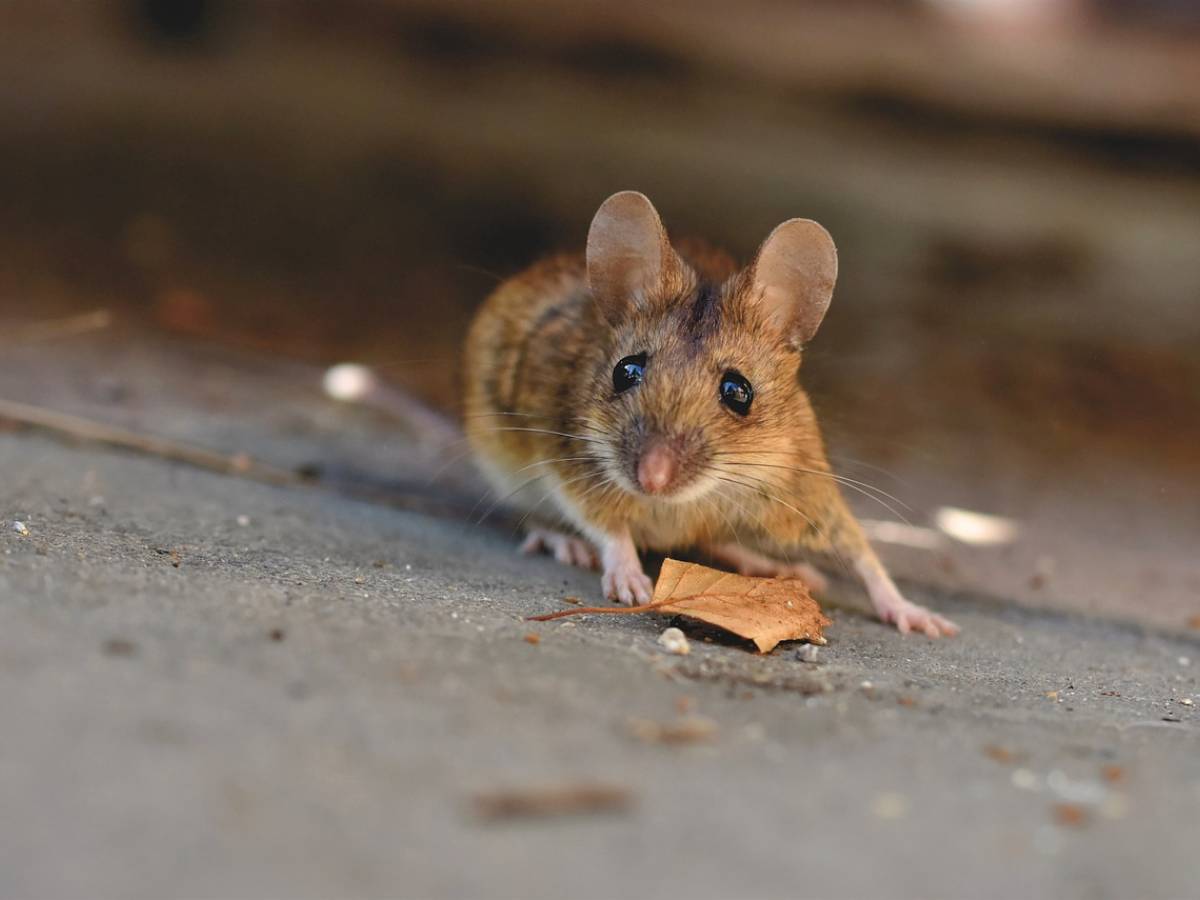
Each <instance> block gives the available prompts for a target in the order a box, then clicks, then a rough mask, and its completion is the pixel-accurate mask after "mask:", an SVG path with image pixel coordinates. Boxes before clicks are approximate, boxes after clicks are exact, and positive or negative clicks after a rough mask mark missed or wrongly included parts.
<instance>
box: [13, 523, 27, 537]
mask: <svg viewBox="0 0 1200 900" xmlns="http://www.w3.org/2000/svg"><path fill="white" fill-rule="evenodd" d="M12 530H13V531H15V532H16V533H17V534H19V535H22V536H24V535H27V534H29V529H28V528H26V527H25V523H24V522H13V523H12Z"/></svg>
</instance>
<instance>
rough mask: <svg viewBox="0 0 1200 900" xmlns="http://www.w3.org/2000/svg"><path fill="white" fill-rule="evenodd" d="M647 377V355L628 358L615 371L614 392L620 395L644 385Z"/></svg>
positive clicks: (618, 364) (642, 354)
mask: <svg viewBox="0 0 1200 900" xmlns="http://www.w3.org/2000/svg"><path fill="white" fill-rule="evenodd" d="M645 377H646V354H645V353H639V354H638V355H637V356H627V357H625V358H624V359H623V360H621V361H620V362H619V363H617V367H616V368H615V369H613V390H615V391H616V392H617V393H618V394H620V393H621V392H622V391H627V390H629V389H630V388H631V387H633V386H634V385H637V384H641V383H642V379H643V378H645Z"/></svg>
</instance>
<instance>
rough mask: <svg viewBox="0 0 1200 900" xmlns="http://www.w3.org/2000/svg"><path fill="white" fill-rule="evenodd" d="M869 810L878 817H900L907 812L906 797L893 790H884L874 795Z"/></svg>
mask: <svg viewBox="0 0 1200 900" xmlns="http://www.w3.org/2000/svg"><path fill="white" fill-rule="evenodd" d="M871 812H873V813H874V814H875V816H876V818H880V819H902V818H904V816H905V815H906V814H907V813H908V798H907V797H905V796H904V795H903V794H898V793H896V792H895V791H885V792H883V793H882V794H879V795H877V796H876V797H875V802H874V803H872V804H871Z"/></svg>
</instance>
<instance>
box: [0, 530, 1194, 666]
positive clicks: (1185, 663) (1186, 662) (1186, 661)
mask: <svg viewBox="0 0 1200 900" xmlns="http://www.w3.org/2000/svg"><path fill="white" fill-rule="evenodd" d="M17 524H18V525H19V524H20V523H19V522H18V523H17ZM1177 662H1178V663H1179V664H1180V665H1181V666H1190V665H1191V664H1192V661H1191V660H1190V659H1188V658H1187V657H1186V656H1181V657H1179V659H1178V660H1177Z"/></svg>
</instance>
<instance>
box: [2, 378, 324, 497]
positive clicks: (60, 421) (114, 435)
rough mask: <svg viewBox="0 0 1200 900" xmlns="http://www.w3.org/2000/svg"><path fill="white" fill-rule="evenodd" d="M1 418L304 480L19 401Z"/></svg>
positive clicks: (263, 475) (202, 463) (218, 467)
mask: <svg viewBox="0 0 1200 900" xmlns="http://www.w3.org/2000/svg"><path fill="white" fill-rule="evenodd" d="M0 419H7V420H9V421H10V422H16V423H18V424H20V425H27V426H29V427H32V428H41V429H43V430H45V431H51V432H54V433H55V434H60V435H65V436H67V437H70V438H73V439H75V440H78V441H91V442H93V443H99V444H107V445H109V446H110V447H121V448H123V449H126V450H135V451H137V452H139V453H147V454H150V455H151V456H159V457H162V458H164V459H170V460H175V461H176V462H183V463H187V464H188V465H192V466H196V467H198V468H201V469H209V470H210V471H214V472H222V473H224V474H227V475H244V476H248V477H251V478H254V479H256V480H258V481H265V482H267V483H268V484H277V485H285V484H296V483H298V482H300V481H301V480H302V479H301V478H300V476H299V475H298V474H296V473H295V472H292V471H290V470H288V469H281V468H279V467H277V466H272V465H269V464H268V463H262V462H258V461H257V460H254V459H251V458H250V457H249V456H246V455H245V454H243V453H235V454H227V453H219V452H217V451H215V450H209V449H207V448H204V447H197V446H195V445H193V444H185V443H182V442H180V441H175V440H171V439H170V438H163V437H157V436H155V435H149V434H142V433H141V432H137V431H131V430H130V429H128V428H121V427H120V426H117V425H108V424H106V423H104V422H97V421H95V420H93V419H85V418H84V417H83V416H76V415H72V414H71V413H64V412H58V411H57V410H53V409H47V408H45V407H43V406H32V405H30V404H28V403H18V402H17V401H15V400H4V399H0Z"/></svg>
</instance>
